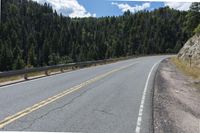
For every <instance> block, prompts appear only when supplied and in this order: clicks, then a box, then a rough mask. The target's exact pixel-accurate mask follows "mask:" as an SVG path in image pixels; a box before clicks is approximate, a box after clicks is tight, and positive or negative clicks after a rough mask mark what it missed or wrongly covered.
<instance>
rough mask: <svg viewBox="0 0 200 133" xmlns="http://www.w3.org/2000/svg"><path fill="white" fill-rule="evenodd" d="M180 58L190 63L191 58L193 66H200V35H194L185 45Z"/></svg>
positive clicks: (179, 54) (179, 55)
mask: <svg viewBox="0 0 200 133" xmlns="http://www.w3.org/2000/svg"><path fill="white" fill-rule="evenodd" d="M190 56H191V57H190ZM178 57H179V58H181V59H183V60H185V61H189V59H190V58H191V60H192V64H195V65H197V66H200V35H199V34H196V35H194V36H193V37H192V38H190V39H189V40H188V41H187V42H186V43H185V45H184V46H183V48H182V49H181V50H180V52H179V53H178Z"/></svg>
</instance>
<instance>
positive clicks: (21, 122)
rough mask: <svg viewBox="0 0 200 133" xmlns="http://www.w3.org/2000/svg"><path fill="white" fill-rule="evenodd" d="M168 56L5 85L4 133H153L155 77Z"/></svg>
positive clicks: (0, 103)
mask: <svg viewBox="0 0 200 133" xmlns="http://www.w3.org/2000/svg"><path fill="white" fill-rule="evenodd" d="M167 57H168V56H149V57H141V58H135V59H130V60H125V61H120V62H116V63H112V64H106V65H101V66H96V67H90V68H84V69H80V70H76V71H71V72H66V73H62V74H57V75H53V76H48V77H44V78H40V79H35V80H30V81H26V82H22V83H17V84H13V85H8V86H3V87H0V131H42V132H83V133H134V132H136V133H151V132H152V92H153V91H152V90H153V82H154V76H155V72H156V70H157V67H158V64H159V62H160V61H161V60H163V59H165V58H167ZM145 88H146V90H145Z"/></svg>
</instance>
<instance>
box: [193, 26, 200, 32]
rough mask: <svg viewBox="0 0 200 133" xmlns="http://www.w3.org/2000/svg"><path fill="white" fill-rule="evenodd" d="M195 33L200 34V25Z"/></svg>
mask: <svg viewBox="0 0 200 133" xmlns="http://www.w3.org/2000/svg"><path fill="white" fill-rule="evenodd" d="M194 33H196V34H200V24H199V25H198V26H197V28H196V29H195V30H194Z"/></svg>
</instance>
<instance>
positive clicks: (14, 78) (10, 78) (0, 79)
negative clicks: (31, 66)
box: [0, 76, 23, 83]
mask: <svg viewBox="0 0 200 133" xmlns="http://www.w3.org/2000/svg"><path fill="white" fill-rule="evenodd" d="M20 79H23V76H13V77H8V78H0V83H4V82H8V81H14V80H20Z"/></svg>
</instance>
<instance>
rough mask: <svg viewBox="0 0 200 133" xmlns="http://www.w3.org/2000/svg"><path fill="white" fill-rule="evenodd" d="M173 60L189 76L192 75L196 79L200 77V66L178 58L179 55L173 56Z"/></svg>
mask: <svg viewBox="0 0 200 133" xmlns="http://www.w3.org/2000/svg"><path fill="white" fill-rule="evenodd" d="M171 62H172V63H174V64H175V65H176V66H177V68H178V69H180V70H181V71H182V72H183V73H185V74H186V75H188V76H191V77H192V78H194V79H200V68H199V67H197V66H195V65H191V67H190V63H189V62H186V61H183V60H181V59H178V58H177V57H172V58H171Z"/></svg>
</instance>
